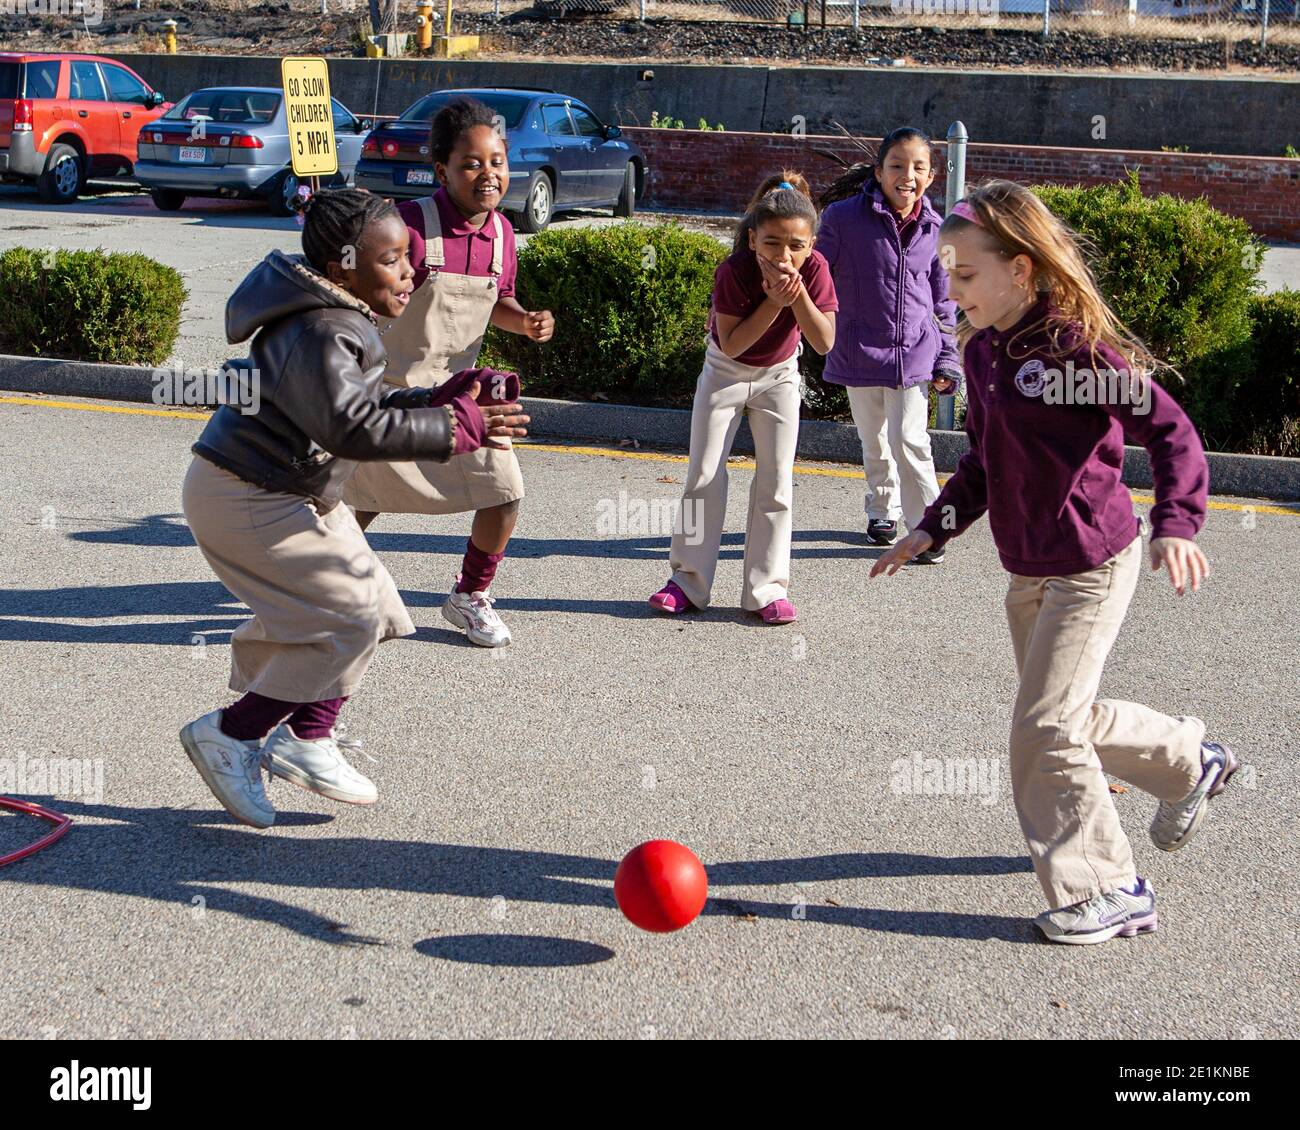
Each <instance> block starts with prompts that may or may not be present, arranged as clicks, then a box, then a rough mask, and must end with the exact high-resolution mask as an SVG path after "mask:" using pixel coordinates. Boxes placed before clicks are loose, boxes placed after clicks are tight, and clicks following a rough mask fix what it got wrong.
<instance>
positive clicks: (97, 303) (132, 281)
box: [0, 247, 186, 366]
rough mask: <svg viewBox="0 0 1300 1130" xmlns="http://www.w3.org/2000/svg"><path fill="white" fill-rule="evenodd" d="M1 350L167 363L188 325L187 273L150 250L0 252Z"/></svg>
mask: <svg viewBox="0 0 1300 1130" xmlns="http://www.w3.org/2000/svg"><path fill="white" fill-rule="evenodd" d="M0 293H2V294H4V296H5V301H4V303H3V304H0V353H16V354H21V355H23V356H27V357H63V358H69V359H71V360H76V361H107V362H111V363H115V364H119V365H148V366H154V365H161V364H162V363H163V362H164V361H166V360H167V358H168V357H170V356H171V351H172V346H173V345H175V343H176V338H177V335H178V334H179V333H180V328H181V308H182V307H183V306H184V305H185V298H186V291H185V285H184V283H183V282H182V281H181V276H180V273H179V272H177V271H175V270H173V269H172V268H171V267H165V266H163V265H162V264H161V263H157V262H155V261H154V260H152V259H150V258H148V257H147V256H145V255H136V254H119V253H106V252H103V251H40V250H33V249H32V248H28V247H14V248H10V249H9V250H8V251H6V252H4V254H3V255H0Z"/></svg>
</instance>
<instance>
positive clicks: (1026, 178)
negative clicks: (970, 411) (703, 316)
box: [624, 127, 1300, 242]
mask: <svg viewBox="0 0 1300 1130" xmlns="http://www.w3.org/2000/svg"><path fill="white" fill-rule="evenodd" d="M624 132H625V133H626V134H627V135H628V136H629V138H631V139H632V140H634V141H635V142H636V143H637V144H638V145H640V146H641V148H642V149H643V150H644V151H645V154H646V159H647V160H648V161H649V163H650V170H651V178H650V190H649V193H648V195H647V196H646V199H645V203H647V204H648V205H658V206H660V207H664V208H694V209H699V210H701V211H723V212H739V211H741V210H743V209H744V206H745V204H746V202H747V201H748V199H749V195H750V193H751V192H753V190H754V188H755V187H756V186H757V185H758V183H759V181H761V180H762V179H763V178H764V177H765V176H767V175H768V174H769V173H772V172H775V171H777V170H779V169H780V168H781V167H782V166H785V167H788V168H794V169H798V170H800V171H801V172H802V173H803V174H804V175H805V176H806V177H807V178H808V180H809V182H810V183H811V184H812V185H813V187H814V189H821V188H823V187H825V186H826V185H827V184H829V183H830V182H831V181H832V180H834V179H835V174H836V169H837V166H835V165H834V163H833V162H831V161H830V160H828V159H826V158H825V157H822V156H819V155H818V154H817V153H816V152H814V150H817V149H824V150H830V151H832V152H835V153H837V154H839V155H840V156H842V157H844V158H846V159H848V160H856V159H857V157H858V156H859V155H860V153H861V150H858V149H857V148H856V147H854V146H852V145H846V144H845V142H844V139H843V138H839V137H812V136H810V137H805V138H794V137H790V136H788V135H786V134H779V133H739V132H737V133H718V132H702V131H698V130H662V129H643V128H637V127H625V130H624ZM870 140H872V141H874V140H876V139H874V138H873V139H870ZM938 148H939V153H940V157H939V175H938V177H936V179H935V182H934V186H933V187H932V188H931V190H930V195H931V197H932V199H935V200H938V201H940V202H941V201H942V200H943V198H944V168H943V161H944V157H943V149H944V146H943V144H942V143H939V144H938ZM1135 166H1140V167H1141V176H1142V186H1143V189H1144V190H1145V191H1147V192H1152V193H1155V192H1168V193H1170V194H1172V195H1174V196H1183V197H1190V198H1194V197H1197V196H1206V197H1208V198H1209V200H1210V203H1211V204H1213V205H1214V206H1215V207H1216V208H1219V209H1220V210H1222V211H1224V212H1227V213H1228V214H1229V215H1233V216H1240V217H1241V218H1242V219H1244V220H1245V221H1246V222H1247V223H1249V224H1250V226H1251V227H1252V228H1253V229H1254V230H1255V232H1256V233H1257V234H1258V235H1259V236H1261V237H1263V238H1264V239H1276V240H1289V241H1296V242H1300V159H1295V158H1286V157H1220V156H1207V155H1205V154H1198V153H1149V152H1142V151H1138V150H1127V151H1126V150H1118V149H1058V148H1050V147H1047V146H1037V145H1020V146H1011V145H976V144H971V145H969V146H967V150H966V180H967V183H968V184H977V183H978V182H979V181H981V180H986V179H988V178H991V177H1005V178H1006V179H1008V180H1014V181H1019V182H1021V183H1023V184H1043V183H1052V184H1099V183H1102V182H1106V181H1114V180H1118V179H1119V178H1120V177H1122V176H1123V175H1124V171H1125V169H1127V168H1133V167H1135Z"/></svg>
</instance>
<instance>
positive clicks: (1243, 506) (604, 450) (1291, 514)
mask: <svg viewBox="0 0 1300 1130" xmlns="http://www.w3.org/2000/svg"><path fill="white" fill-rule="evenodd" d="M0 404H28V405H34V406H36V407H38V408H75V409H79V410H80V411H83V412H120V413H123V414H125V415H128V416H167V417H170V418H172V419H176V420H206V419H207V418H208V416H209V415H210V413H208V412H182V411H178V410H177V409H172V408H124V407H122V406H121V405H118V404H76V403H73V402H72V401H70V400H45V399H37V398H35V397H26V396H0ZM515 450H516V451H553V452H557V453H560V454H563V455H591V456H597V457H600V458H602V459H644V460H651V461H654V462H659V463H686V462H689V459H688V458H687V456H685V455H672V454H669V453H666V452H658V451H627V450H624V449H622V448H613V447H583V446H581V445H579V444H561V443H532V442H526V443H519V444H516V445H515ZM727 466H728V467H731V468H734V469H736V470H740V471H752V470H754V469H755V463H754V461H753V460H752V459H738V460H736V461H734V462H728V464H727ZM794 471H795V474H796V475H822V476H824V477H827V478H834V479H861V478H862V471H861V470H858V469H847V468H843V467H818V466H816V465H815V464H811V463H796V464H795V466H794ZM947 478H948V476H946V475H941V476H940V477H939V481H940V482H946V481H947ZM1129 493H1130V494H1132V493H1133V492H1132V491H1130V492H1129ZM1133 501H1134V502H1139V503H1143V504H1145V505H1147V506H1150V505H1152V504H1153V503H1154V502H1155V498H1154V497H1153V496H1151V495H1149V494H1133ZM1206 505H1207V506H1208V507H1209V509H1211V510H1229V511H1237V512H1239V513H1240V512H1245V511H1249V512H1250V513H1252V514H1278V515H1281V516H1283V517H1286V518H1300V505H1291V504H1287V503H1283V504H1282V505H1280V506H1256V505H1254V504H1253V503H1245V502H1218V501H1216V500H1215V499H1210V500H1209V502H1208V503H1206Z"/></svg>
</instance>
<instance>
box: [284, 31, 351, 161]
mask: <svg viewBox="0 0 1300 1130" xmlns="http://www.w3.org/2000/svg"><path fill="white" fill-rule="evenodd" d="M280 85H281V86H282V87H283V89H284V112H285V118H286V119H287V120H288V123H289V153H290V154H291V157H292V160H293V171H294V172H295V173H296V174H297V175H298V176H300V177H318V176H327V175H329V174H332V173H337V172H338V171H339V155H338V150H337V149H336V148H335V144H334V107H333V106H332V105H331V104H330V72H329V66H328V64H327V63H326V62H325V60H324V59H321V58H308V57H302V56H296V57H292V58H288V59H281V60H280Z"/></svg>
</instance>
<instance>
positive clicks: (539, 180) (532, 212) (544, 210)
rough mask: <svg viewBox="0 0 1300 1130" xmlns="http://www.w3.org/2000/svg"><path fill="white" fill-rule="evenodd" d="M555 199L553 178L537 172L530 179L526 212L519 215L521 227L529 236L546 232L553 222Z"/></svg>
mask: <svg viewBox="0 0 1300 1130" xmlns="http://www.w3.org/2000/svg"><path fill="white" fill-rule="evenodd" d="M554 204H555V198H554V193H553V191H552V189H551V178H550V177H548V176H547V175H546V174H545V173H543V172H536V173H534V174H533V175H532V176H531V177H529V178H528V194H527V196H525V198H524V210H523V211H522V212H521V213H520V214H519V218H520V220H522V221H523V222H522V223H521V224H520V226H521V227H522V228H523V230H524V231H525V232H527V233H528V234H529V235H533V234H535V233H537V232H539V231H545V230H546V225H547V224H549V223H550V222H551V209H552V208H553V207H554Z"/></svg>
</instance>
